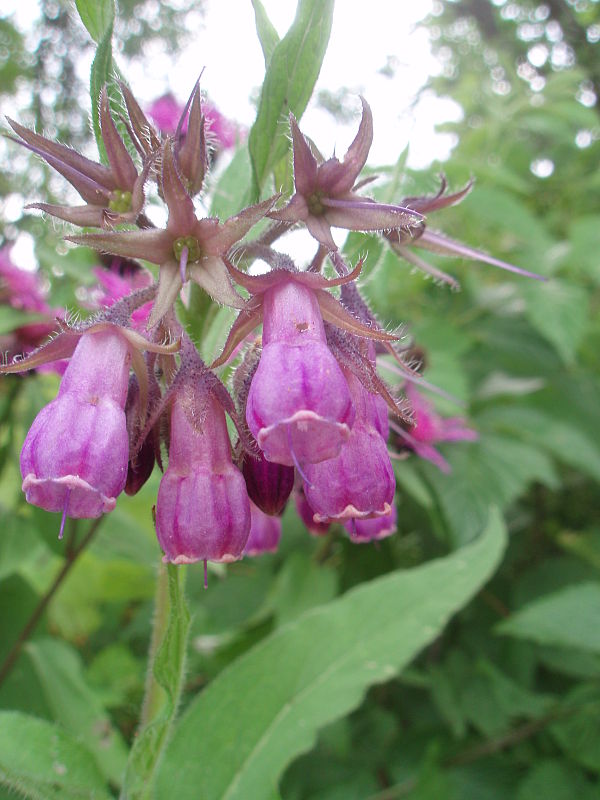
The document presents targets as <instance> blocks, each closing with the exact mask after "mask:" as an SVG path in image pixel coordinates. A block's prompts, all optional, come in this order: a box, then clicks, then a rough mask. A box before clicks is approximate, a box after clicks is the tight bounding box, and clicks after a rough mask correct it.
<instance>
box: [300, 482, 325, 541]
mask: <svg viewBox="0 0 600 800" xmlns="http://www.w3.org/2000/svg"><path fill="white" fill-rule="evenodd" d="M294 503H295V505H296V513H297V514H298V516H299V517H300V519H301V520H302V522H303V523H304V524H305V526H306V529H307V530H308V532H309V533H310V535H311V536H325V534H327V533H329V528H330V527H331V524H330V522H329V520H326V521H325V522H315V519H314V516H315V512H314V509H312V508H311V507H310V506H309V504H308V500H307V499H306V495H305V494H304V489H303V488H302V486H300V487H298V489H297V490H296V491H295V492H294Z"/></svg>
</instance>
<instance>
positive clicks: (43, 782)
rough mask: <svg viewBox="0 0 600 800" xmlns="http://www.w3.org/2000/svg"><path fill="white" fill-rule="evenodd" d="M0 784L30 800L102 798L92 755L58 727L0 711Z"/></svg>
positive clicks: (101, 784) (104, 798) (103, 789)
mask: <svg viewBox="0 0 600 800" xmlns="http://www.w3.org/2000/svg"><path fill="white" fill-rule="evenodd" d="M0 785H3V786H7V787H8V788H10V789H12V790H13V791H14V792H15V793H18V794H19V796H22V797H27V798H31V799H32V800H108V798H109V797H110V796H111V795H110V794H109V792H108V790H107V787H106V784H105V783H104V780H103V779H102V776H101V774H100V772H99V771H98V767H97V766H96V763H95V760H94V758H93V756H92V755H91V754H90V753H89V752H88V751H87V750H86V749H85V747H84V746H83V745H82V744H81V743H80V742H78V741H77V740H76V739H75V737H74V736H70V735H69V734H68V733H66V732H65V731H64V730H62V729H61V728H60V727H59V726H58V725H52V724H51V723H49V722H46V721H45V720H41V719H35V718H34V717H29V716H27V715H26V714H21V713H19V712H17V711H2V712H0Z"/></svg>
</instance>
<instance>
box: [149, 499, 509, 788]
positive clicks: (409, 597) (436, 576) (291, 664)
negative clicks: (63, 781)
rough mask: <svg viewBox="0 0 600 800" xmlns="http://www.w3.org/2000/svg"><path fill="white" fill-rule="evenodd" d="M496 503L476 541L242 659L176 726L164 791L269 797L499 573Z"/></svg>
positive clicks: (390, 579)
mask: <svg viewBox="0 0 600 800" xmlns="http://www.w3.org/2000/svg"><path fill="white" fill-rule="evenodd" d="M504 542H505V534H504V529H503V525H502V520H501V518H500V515H499V514H498V513H497V512H495V511H494V512H492V514H491V515H490V518H489V521H488V524H487V526H486V529H485V532H484V533H483V534H482V535H481V536H480V538H479V539H478V540H477V541H476V542H475V543H473V544H472V545H470V546H468V547H466V548H464V549H463V550H461V551H460V552H458V553H455V554H453V555H451V556H448V557H446V558H442V559H439V560H437V561H434V562H432V563H429V564H426V565H424V566H422V567H419V568H417V569H414V570H409V571H399V572H394V573H392V574H390V575H387V576H385V577H383V578H379V579H377V580H374V581H372V582H370V583H366V584H363V585H362V586H359V587H358V588H356V589H354V590H352V591H350V592H348V594H346V595H344V596H343V597H341V598H339V599H338V600H336V601H334V602H331V603H328V604H327V605H324V606H320V607H318V608H316V609H314V610H312V611H309V612H307V613H306V614H304V615H302V616H301V617H300V618H299V619H298V620H297V621H295V622H292V623H290V624H289V625H286V626H284V627H283V628H281V629H280V630H279V631H277V632H276V633H275V634H273V635H272V636H270V637H269V638H268V639H266V640H265V641H263V642H262V643H261V644H259V645H258V646H256V647H255V648H254V649H252V650H251V651H249V652H248V653H247V654H246V655H245V656H243V657H242V658H240V659H239V660H238V661H237V662H236V663H234V664H233V665H232V666H231V667H230V668H229V669H228V670H227V671H226V672H224V673H223V674H222V675H221V676H220V677H219V678H217V679H216V680H215V681H214V683H212V684H211V685H210V686H209V687H208V689H206V690H205V691H204V692H203V693H202V694H201V695H200V696H199V697H198V698H197V699H196V700H195V701H194V702H193V703H192V705H191V706H190V708H189V709H188V711H187V712H186V714H185V715H184V717H183V718H182V720H181V722H180V723H179V725H178V726H177V729H176V731H175V735H174V738H173V741H172V743H171V745H170V747H169V749H168V751H167V755H166V758H165V762H164V764H163V768H162V769H161V772H160V774H159V779H158V794H157V797H158V798H160V799H161V800H162V798H170V797H173V796H177V797H178V798H180V800H187V798H190V800H191V798H197V797H202V798H204V799H205V800H212V799H213V798H214V800H217V798H219V800H234V798H249V797H267V796H269V793H270V792H272V790H273V787H275V786H276V784H277V780H278V778H279V776H280V775H281V773H282V771H283V769H284V768H285V767H286V765H287V764H288V763H289V762H290V761H291V760H292V759H293V758H294V757H295V756H297V755H298V754H300V753H302V752H304V751H306V750H308V749H310V747H311V746H312V745H313V744H314V741H315V736H316V733H317V731H318V729H319V728H320V727H322V726H323V725H325V724H326V723H328V722H331V721H332V720H334V719H336V718H338V717H340V716H342V715H343V714H346V713H348V712H349V711H350V710H352V709H353V708H355V707H356V706H357V705H358V704H359V703H360V700H361V698H362V696H363V695H364V692H365V690H366V689H367V688H368V687H369V686H370V685H371V684H374V683H380V682H382V681H385V680H388V679H389V678H391V677H393V676H394V675H396V674H397V673H398V672H399V671H400V670H401V669H402V668H403V667H404V666H406V664H407V663H408V662H409V661H410V660H411V659H412V658H413V657H414V656H415V655H416V654H417V653H418V652H419V650H421V649H422V648H423V647H424V646H425V645H427V644H428V643H429V642H431V641H432V640H433V639H434V638H435V637H436V636H437V635H438V634H439V632H440V631H441V630H442V629H443V627H444V625H445V624H446V623H447V621H448V619H449V617H450V616H451V615H452V614H453V613H455V612H456V611H457V610H458V609H459V608H461V607H462V606H463V605H464V604H465V603H466V602H467V601H468V600H469V598H470V597H472V595H473V593H474V592H476V591H477V589H479V588H480V587H481V586H482V584H483V583H485V581H486V580H487V579H488V578H489V577H490V575H491V574H492V573H493V571H494V569H495V568H496V566H497V565H498V562H499V560H500V558H501V555H502V551H503V548H504Z"/></svg>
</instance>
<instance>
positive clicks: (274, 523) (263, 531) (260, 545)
mask: <svg viewBox="0 0 600 800" xmlns="http://www.w3.org/2000/svg"><path fill="white" fill-rule="evenodd" d="M250 515H251V522H250V535H249V536H248V541H247V542H246V547H245V548H244V555H245V556H252V557H253V556H261V555H262V554H263V553H275V552H277V548H278V547H279V540H280V539H281V519H280V518H279V517H273V516H269V515H268V514H265V512H264V511H261V510H260V508H258V506H256V505H255V504H254V503H253V502H252V501H251V502H250Z"/></svg>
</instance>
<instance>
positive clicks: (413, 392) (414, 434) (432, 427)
mask: <svg viewBox="0 0 600 800" xmlns="http://www.w3.org/2000/svg"><path fill="white" fill-rule="evenodd" d="M405 392H406V394H407V396H408V399H409V400H410V403H411V406H412V408H413V411H414V426H413V427H408V428H404V427H401V426H399V425H396V424H395V423H392V424H391V427H392V430H394V431H395V432H396V433H397V434H398V436H399V437H400V439H401V441H402V444H403V446H404V447H408V448H410V449H411V450H414V452H415V453H416V454H417V455H418V456H419V458H424V459H426V460H427V461H431V462H432V463H433V464H435V465H436V467H438V468H439V469H440V470H441V471H442V472H450V464H448V462H447V461H446V459H445V458H444V457H443V455H442V454H441V453H440V452H439V450H436V448H435V447H434V444H436V443H437V442H460V441H464V442H474V441H476V440H477V439H478V438H479V435H478V433H477V431H475V430H473V429H472V428H469V427H468V425H467V423H466V421H465V420H464V419H463V418H462V417H442V416H441V415H440V414H438V413H437V412H436V411H435V409H434V408H433V406H432V405H431V403H430V402H429V401H428V400H426V399H425V398H424V397H423V395H422V394H421V393H420V392H419V391H417V389H415V388H414V387H413V386H408V387H406V389H405Z"/></svg>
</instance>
